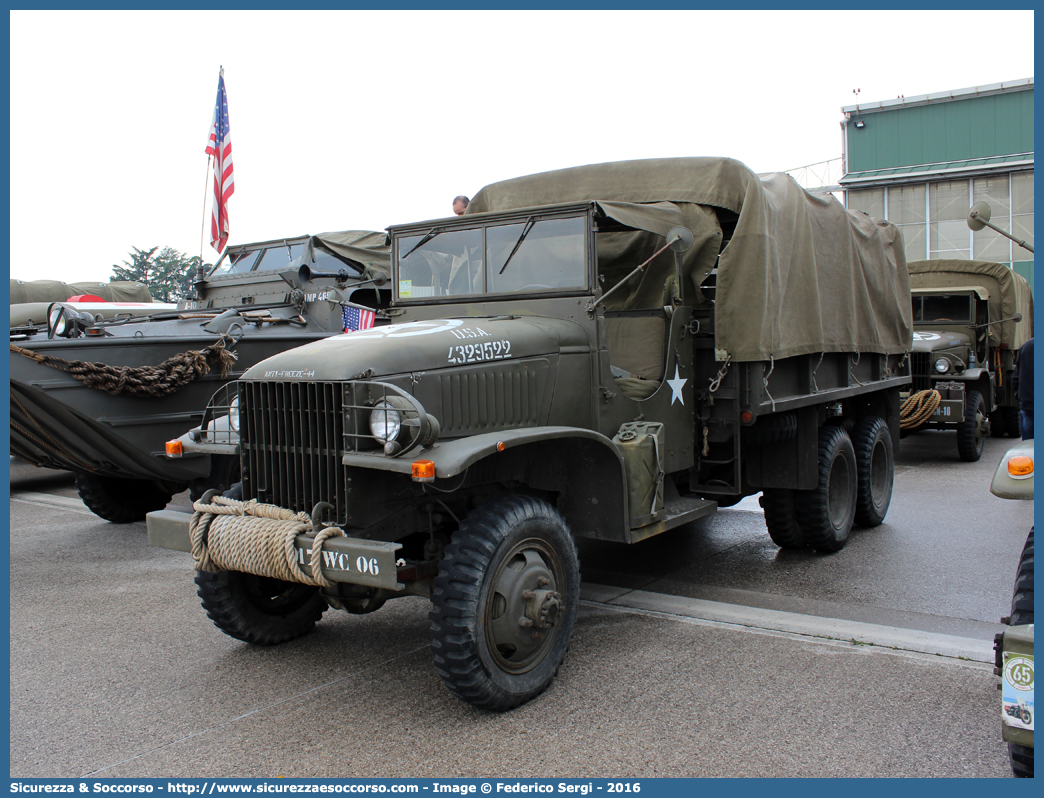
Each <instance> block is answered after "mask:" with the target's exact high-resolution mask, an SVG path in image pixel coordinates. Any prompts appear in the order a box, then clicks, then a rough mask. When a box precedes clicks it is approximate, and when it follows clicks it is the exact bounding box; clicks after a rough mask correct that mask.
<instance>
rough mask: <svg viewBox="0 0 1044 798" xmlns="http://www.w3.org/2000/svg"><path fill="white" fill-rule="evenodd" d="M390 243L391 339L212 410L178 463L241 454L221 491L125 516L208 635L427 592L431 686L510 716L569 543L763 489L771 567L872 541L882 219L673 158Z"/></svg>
mask: <svg viewBox="0 0 1044 798" xmlns="http://www.w3.org/2000/svg"><path fill="white" fill-rule="evenodd" d="M389 229H390V233H391V240H392V287H393V294H394V295H393V298H392V302H391V307H390V308H389V310H388V313H389V314H390V315H391V316H392V321H393V323H392V324H391V325H389V326H387V327H384V328H381V329H376V330H370V331H363V332H356V333H352V334H349V335H341V336H336V337H335V338H330V339H327V340H325V341H321V342H317V343H314V344H309V345H307V346H303V347H299V348H297V349H293V350H289V351H286V352H283V353H281V354H278V355H275V356H273V357H270V358H268V359H267V360H265V361H263V362H261V363H258V364H256V365H255V366H253V367H252V368H251V369H249V370H248V371H247V372H246V373H245V374H244V375H243V376H242V378H241V379H240V380H238V381H237V382H235V383H230V384H229V385H228V386H227V387H226V389H224V390H222V391H219V392H218V394H216V395H215V397H214V398H213V399H212V401H211V403H210V406H209V407H208V409H207V412H206V414H205V415H204V420H203V424H202V425H201V426H200V427H199V428H197V429H195V430H193V431H191V432H190V433H188V434H186V435H185V436H183V437H182V439H181V440H180V441H179V445H180V448H181V451H182V454H181V457H182V458H191V457H197V456H205V455H206V453H208V452H210V453H214V452H222V453H236V454H238V456H239V458H240V463H241V468H242V475H243V481H242V484H241V486H239V487H238V488H237V489H235V490H233V491H231V492H230V493H229V494H228V495H226V496H217V495H214V494H212V493H208V494H207V495H206V496H204V497H203V498H202V499H201V500H200V501H199V502H197V503H196V509H197V513H196V514H195V515H194V516H189V515H188V514H185V513H177V512H173V511H169V510H165V511H160V512H156V513H151V514H150V515H149V517H148V530H149V537H150V540H151V542H152V543H154V544H156V545H159V546H164V547H168V548H173V549H180V550H183V551H192V552H193V557H194V560H195V563H196V567H197V576H196V584H197V587H198V593H199V595H200V597H201V598H202V602H203V606H204V608H205V609H206V611H207V613H208V615H209V616H210V618H211V619H212V620H213V621H214V622H215V624H216V625H217V626H218V627H219V628H220V629H221V630H222V631H224V632H226V633H227V634H229V635H231V636H233V637H236V638H238V639H241V640H245V641H248V642H251V643H257V644H266V643H277V642H281V641H284V640H288V639H291V638H293V637H297V636H299V635H301V634H303V633H305V632H306V631H308V630H309V629H310V628H311V627H312V626H313V625H314V623H315V622H316V621H317V620H318V619H319V617H320V616H321V615H322V614H323V612H324V611H325V610H326V609H327V608H328V607H331V606H332V607H335V608H338V609H343V610H347V611H348V612H351V613H365V612H371V611H373V610H375V609H377V608H378V607H380V606H381V605H382V604H383V603H384V602H385V601H386V600H387V599H390V598H394V597H396V596H406V595H420V596H425V597H430V600H431V605H432V609H431V614H430V617H431V621H432V632H431V635H432V637H431V647H432V650H433V652H434V657H435V663H436V666H437V669H438V671H439V673H440V674H441V676H442V678H443V679H444V681H445V682H446V684H447V685H448V687H449V689H450V690H451V691H452V692H453V693H455V694H456V695H457V696H459V697H460V698H462V699H464V700H465V701H468V702H471V703H473V704H475V705H478V706H480V707H486V708H489V709H493V710H505V709H510V708H511V707H514V706H516V705H518V704H520V703H522V702H524V701H527V700H529V699H530V698H532V697H534V696H536V695H537V694H539V693H540V692H541V691H543V690H544V689H545V688H546V687H547V686H548V684H549V683H550V682H551V680H552V679H553V677H554V675H555V673H556V672H557V670H558V668H559V666H560V665H561V663H562V661H563V658H564V656H565V652H566V648H567V646H568V645H569V640H570V636H571V633H572V629H573V624H574V621H575V619H576V616H577V611H578V609H579V591H580V567H579V563H578V561H577V549H576V546H575V543H574V537H588V538H597V539H600V540H607V541H621V542H626V543H638V542H639V541H642V540H644V539H646V538H649V537H650V536H653V535H657V534H659V533H661V532H665V531H667V530H669V529H673V528H676V527H678V526H680V525H682V524H686V523H689V522H692V521H694V520H696V519H699V518H702V517H704V516H706V515H708V514H709V513H712V512H714V510H715V509H716V508H717V507H718V506H721V505H728V504H731V503H734V502H736V501H738V500H739V499H741V498H742V497H744V496H747V495H751V494H755V493H757V492H759V491H761V492H763V493H764V505H765V519H766V523H767V526H768V532H769V534H770V535H771V536H772V539H773V540H774V541H776V543H777V544H779V545H780V546H783V547H787V548H799V547H811V548H813V549H817V550H820V551H836V550H838V549H840V548H841V547H842V546H844V545H845V542H846V540H847V538H848V536H849V532H850V530H851V528H852V526H853V524H857V525H862V526H874V525H877V524H880V523H881V522H882V520H883V518H884V516H885V513H886V512H887V509H888V505H889V501H890V498H891V491H892V475H893V457H892V453H893V450H894V447H895V446H896V445H897V442H898V436H899V391H900V389H901V388H904V387H905V386H907V385H908V383H909V376H908V374H907V372H906V371H905V360H906V354H907V347H908V345H909V341H910V336H911V333H912V330H911V323H910V308H911V305H910V294H909V288H908V278H907V273H906V263H905V260H904V259H903V256H902V244H901V238H900V237H899V234H898V232H897V230H896V228H895V227H893V226H892V225H890V224H888V223H886V222H878V221H875V220H873V219H871V218H869V217H868V216H866V215H865V214H857V213H849V212H848V211H846V210H845V209H844V208H843V207H842V206H841V205H840V204H839V203H837V202H836V201H835V200H834V199H833V198H831V197H816V196H812V195H809V194H808V193H806V192H805V191H803V190H802V189H801V188H800V187H799V186H798V185H797V184H796V183H795V182H794V181H793V180H792V179H790V178H789V177H787V176H785V175H774V176H772V177H769V178H767V179H764V180H762V179H760V178H759V177H758V176H757V175H755V174H753V173H752V172H751V171H750V170H748V169H747V168H746V167H745V166H743V165H742V164H740V163H738V162H736V161H732V160H728V159H718V158H692V159H669V160H658V161H634V162H622V163H614V164H602V165H597V166H586V167H579V168H575V169H567V170H563V171H559V172H551V173H546V174H540V175H533V176H530V177H525V178H519V179H516V180H510V181H506V182H504V183H498V184H494V185H491V186H487V187H486V188H484V189H483V190H482V191H480V192H479V194H478V195H477V196H476V197H475V199H474V200H472V203H471V205H470V207H469V209H468V213H467V214H466V215H464V216H461V217H455V218H451V219H438V220H434V221H427V222H420V223H416V224H409V225H401V226H395V227H391V228H389Z"/></svg>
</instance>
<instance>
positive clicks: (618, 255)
mask: <svg viewBox="0 0 1044 798" xmlns="http://www.w3.org/2000/svg"><path fill="white" fill-rule="evenodd" d="M583 201H594V202H597V203H598V205H599V207H600V209H601V211H602V213H603V214H604V215H605V216H606V217H608V218H610V219H612V220H614V221H616V222H620V223H622V224H626V225H628V226H630V227H636V228H638V229H637V230H634V231H626V232H612V233H608V234H602V235H600V236H599V271H600V272H602V273H603V274H604V275H605V288H604V289H603V290H606V289H607V288H608V287H610V286H612V285H614V284H615V281H614V278H622V277H623V276H624V275H626V274H627V273H628V272H629V271H630V270H631V269H633V268H634V267H635V266H637V265H638V264H639V263H640V262H641V261H642V260H644V259H645V258H646V257H648V255H649V254H651V251H653V250H652V249H651V247H655V246H659V245H662V243H663V239H662V236H663V235H665V234H666V232H667V230H669V229H670V228H671V227H673V226H675V225H684V226H685V227H687V228H688V229H689V230H690V231H691V232H692V233H693V236H694V238H695V244H694V245H693V247H692V248H691V249H689V250H688V251H687V252H686V253H684V255H683V257H682V271H683V274H682V278H683V280H685V281H686V283H687V284H686V286H685V293H686V296H687V297H693V296H696V297H701V296H702V295H701V294H700V293H699V292H698V290H697V289H698V287H699V286H700V284H701V283H703V281H704V280H705V279H706V277H707V276H708V275H709V274H710V273H711V270H712V269H713V268H715V266H717V268H718V273H717V291H716V297H715V300H714V302H715V314H714V315H715V346H716V348H717V349H719V350H725V351H726V352H727V353H728V354H729V355H731V356H732V359H733V360H735V361H762V360H768V359H769V358H770V357H772V358H784V357H791V356H794V355H801V354H809V353H814V352H880V353H886V354H898V353H901V352H905V351H907V350H908V349H909V347H910V340H911V336H912V333H913V325H912V311H911V306H910V294H909V277H908V275H907V270H906V260H905V257H904V255H903V247H902V238H901V236H900V233H899V231H898V230H897V229H896V227H895V226H894V225H892V224H890V223H888V222H884V221H878V220H876V219H872V218H870V217H869V216H867V215H866V214H864V213H861V212H854V211H848V210H846V209H845V208H844V207H842V206H841V204H840V203H839V202H838V201H837V200H836V199H834V197H832V196H829V195H813V194H810V193H808V192H807V191H805V190H804V189H802V188H801V186H799V185H798V184H797V182H796V181H795V180H794V179H793V178H791V177H790V176H788V175H785V174H773V175H770V176H767V177H764V178H762V177H759V176H758V175H756V174H755V173H754V172H752V171H751V170H750V169H748V168H747V167H746V166H744V165H743V164H742V163H740V162H739V161H735V160H732V159H730V158H663V159H653V160H642V161H619V162H615V163H604V164H594V165H589V166H580V167H574V168H570V169H561V170H558V171H553V172H544V173H542V174H536V175H529V176H526V177H520V178H516V179H513V180H505V181H502V182H500V183H493V184H491V185H488V186H486V187H485V188H483V189H482V190H481V191H479V193H478V194H477V195H476V196H475V198H474V199H473V200H472V202H471V204H470V205H469V206H468V214H474V213H484V212H490V211H505V210H512V209H518V208H527V207H533V206H539V205H549V204H554V203H561V202H583ZM733 223H734V227H733ZM642 231H649V232H642ZM726 232H727V233H731V238H730V239H729V240H728V242H727V245H726V246H725V248H724V250H721V242H722V240H723V235H724V234H725V233H726ZM654 236H659V238H658V243H657V242H656V241H655V240H654ZM719 250H721V251H720V258H719ZM673 270H674V261H673V258H672V257H670V256H669V255H665V256H661V257H660V258H658V259H657V261H654V262H653V264H652V265H651V266H650V267H649V268H648V269H647V270H646V271H645V272H644V273H643V274H642V276H641V279H640V280H638V279H635V280H634V281H633V283H634V287H633V288H632V289H631V291H630V293H628V292H627V291H623V290H621V291H618V292H617V293H616V294H615V295H614V296H613V297H612V300H613V301H611V302H608V303H607V308H608V309H610V310H630V309H647V308H654V307H657V306H659V305H660V304H661V303H662V300H661V297H662V296H663V288H664V281H665V280H666V279H667V277H668V276H669V275H670V274H671V273H672V272H673ZM618 296H619V297H620V299H619V300H617V297H618ZM706 301H707V300H701V301H698V302H696V303H695V304H697V305H699V304H701V303H702V304H706Z"/></svg>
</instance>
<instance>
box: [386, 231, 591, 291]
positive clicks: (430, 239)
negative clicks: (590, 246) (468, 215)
mask: <svg viewBox="0 0 1044 798" xmlns="http://www.w3.org/2000/svg"><path fill="white" fill-rule="evenodd" d="M425 239H427V240H425ZM586 242H587V224H586V216H576V217H570V218H565V219H533V218H531V219H528V220H524V221H520V222H513V223H511V224H493V223H491V224H490V225H489V226H487V227H484V228H483V227H476V228H471V229H463V230H462V229H446V230H439V229H438V228H432V229H430V230H427V231H424V232H423V233H417V234H414V235H406V236H402V237H400V238H399V239H398V241H397V250H396V251H397V252H398V253H401V254H400V255H398V261H397V267H398V285H397V290H398V296H399V297H400V298H401V299H421V298H424V297H446V296H464V295H472V296H474V295H478V294H508V293H517V292H522V291H525V292H531V291H532V292H540V291H559V290H563V289H565V290H575V289H583V288H586V287H587V257H586Z"/></svg>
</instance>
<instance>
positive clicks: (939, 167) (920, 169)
mask: <svg viewBox="0 0 1044 798" xmlns="http://www.w3.org/2000/svg"><path fill="white" fill-rule="evenodd" d="M1020 166H1029V167H1032V166H1033V153H1032V152H1023V153H1018V154H1015V155H998V156H994V157H992V158H971V159H969V160H966V161H948V162H945V163H926V164H916V165H914V166H896V167H892V168H890V169H868V170H866V171H863V172H849V173H848V174H846V175H845V176H844V177H842V178H841V181H840V182H841V184H842V185H851V184H853V183H866V182H869V181H880V182H887V181H890V180H905V179H909V178H913V177H933V178H935V177H943V176H944V175H950V174H962V173H967V172H990V171H1013V170H1014V169H1016V168H1018V167H1020Z"/></svg>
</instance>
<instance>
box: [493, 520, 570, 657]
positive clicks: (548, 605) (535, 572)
mask: <svg viewBox="0 0 1044 798" xmlns="http://www.w3.org/2000/svg"><path fill="white" fill-rule="evenodd" d="M556 565H557V560H556V559H554V557H553V554H552V553H551V552H550V551H549V550H548V549H547V548H546V547H545V546H544V545H542V544H540V543H538V542H535V541H528V542H526V543H523V544H521V545H519V546H518V547H516V548H515V550H514V551H512V552H511V553H510V555H509V556H508V557H507V558H506V560H505V562H504V564H503V565H502V566H501V567H500V568H499V569H498V571H497V573H496V575H495V577H494V579H493V585H492V590H491V595H490V604H489V619H488V625H487V627H486V635H487V640H488V641H489V643H490V649H491V651H492V652H493V653H494V656H495V657H497V659H498V660H499V665H500V667H502V668H504V669H505V670H508V671H513V672H524V671H525V670H528V669H529V668H530V667H532V666H533V665H534V663H536V662H538V661H539V659H540V657H541V656H542V655H543V652H544V651H545V650H546V648H547V646H548V645H549V644H550V641H551V640H552V639H553V638H554V636H555V634H556V632H557V624H558V621H559V619H560V618H561V617H562V616H563V614H564V612H565V609H566V607H565V603H566V602H565V598H564V596H563V595H562V593H561V592H559V591H558V590H557V588H558V584H557V580H556Z"/></svg>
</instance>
